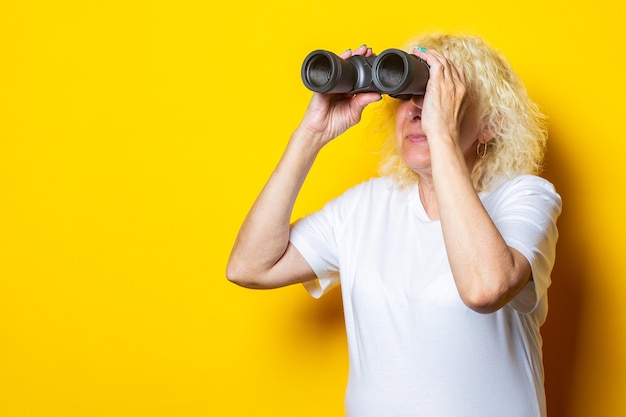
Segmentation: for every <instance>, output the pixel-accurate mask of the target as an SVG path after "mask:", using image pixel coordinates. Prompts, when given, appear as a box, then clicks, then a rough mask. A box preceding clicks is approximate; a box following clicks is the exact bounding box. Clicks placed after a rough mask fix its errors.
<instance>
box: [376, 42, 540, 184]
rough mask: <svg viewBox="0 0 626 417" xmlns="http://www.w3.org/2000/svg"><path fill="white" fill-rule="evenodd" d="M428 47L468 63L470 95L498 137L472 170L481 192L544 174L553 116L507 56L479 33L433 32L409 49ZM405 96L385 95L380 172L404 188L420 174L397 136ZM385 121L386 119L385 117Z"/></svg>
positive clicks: (467, 72)
mask: <svg viewBox="0 0 626 417" xmlns="http://www.w3.org/2000/svg"><path fill="white" fill-rule="evenodd" d="M416 46H419V47H425V48H428V49H435V50H437V51H439V52H441V53H442V54H443V55H444V56H445V57H446V58H447V59H449V60H450V61H451V62H454V63H455V64H457V65H459V66H461V67H463V70H464V72H465V77H466V81H467V83H468V86H467V87H468V91H469V94H470V97H471V98H472V99H473V100H474V102H476V103H477V105H478V112H479V117H480V120H481V123H482V124H483V126H484V127H486V128H487V129H489V131H490V132H491V133H492V134H493V135H494V138H493V139H492V140H491V141H490V142H488V151H487V154H486V155H485V157H484V158H477V159H476V163H475V165H474V169H473V172H472V174H471V177H472V181H473V183H474V187H475V188H476V190H477V191H485V190H488V189H490V188H491V187H492V186H494V185H495V183H496V182H497V181H499V180H501V179H504V178H512V177H515V176H517V175H521V174H539V173H540V172H541V171H542V169H543V160H544V156H545V150H546V143H547V138H548V132H547V122H546V121H547V118H546V116H545V115H544V114H543V113H542V112H541V111H540V109H539V106H538V105H537V104H536V103H534V102H533V101H532V100H531V99H530V98H529V96H528V93H527V91H526V88H525V87H524V85H523V83H522V82H521V80H520V79H519V77H518V76H517V75H516V74H515V72H514V71H513V70H512V68H511V66H510V65H509V63H508V61H507V60H506V59H505V58H504V56H503V55H502V54H501V53H500V52H498V51H496V50H495V49H493V48H492V47H491V46H489V45H488V44H487V43H486V42H485V41H484V40H483V39H481V38H479V37H477V36H468V35H459V36H456V35H450V34H429V35H425V36H422V37H419V38H416V39H415V40H414V41H413V42H410V43H409V44H408V46H407V47H406V48H405V50H407V52H410V51H411V50H412V49H413V48H414V47H416ZM399 102H400V101H399V100H396V99H391V98H389V97H385V99H384V100H383V102H382V104H381V105H380V107H379V109H378V110H379V111H380V112H382V115H381V116H382V120H383V124H382V126H380V127H382V129H383V130H384V132H385V133H384V135H385V137H386V138H387V139H385V142H384V145H383V151H382V153H383V157H382V160H381V166H380V174H381V175H391V176H392V177H394V179H395V181H396V183H397V184H398V185H400V186H401V187H407V186H410V185H412V184H415V183H416V181H418V180H419V177H418V175H417V173H415V172H414V171H413V170H411V169H410V168H409V167H408V166H407V165H406V164H405V163H404V161H403V160H402V158H401V157H400V154H399V150H398V147H397V141H396V138H395V115H396V110H397V107H398V104H399ZM379 120H380V119H379Z"/></svg>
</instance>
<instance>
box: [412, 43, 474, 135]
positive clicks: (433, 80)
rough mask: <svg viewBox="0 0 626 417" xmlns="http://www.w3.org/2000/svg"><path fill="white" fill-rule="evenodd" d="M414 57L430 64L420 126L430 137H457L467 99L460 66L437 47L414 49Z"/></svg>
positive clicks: (463, 75)
mask: <svg viewBox="0 0 626 417" xmlns="http://www.w3.org/2000/svg"><path fill="white" fill-rule="evenodd" d="M413 53H414V54H415V55H416V56H418V57H419V58H421V59H423V60H424V61H426V63H428V65H429V66H430V77H429V80H428V84H427V85H426V93H425V95H424V103H423V108H422V129H423V130H424V133H426V135H427V136H428V137H429V138H433V139H434V138H437V137H439V135H452V137H453V138H456V140H458V138H459V132H460V128H461V121H462V120H463V116H464V114H465V110H466V109H467V104H468V101H469V98H468V95H467V87H466V83H465V74H464V73H463V68H461V67H459V66H457V65H455V64H454V63H452V62H450V61H449V60H448V59H446V58H445V57H444V56H443V55H441V53H439V52H438V51H436V50H433V49H429V50H427V51H421V50H420V49H417V48H416V49H415V50H414V52H413Z"/></svg>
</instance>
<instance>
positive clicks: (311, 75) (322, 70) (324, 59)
mask: <svg viewBox="0 0 626 417" xmlns="http://www.w3.org/2000/svg"><path fill="white" fill-rule="evenodd" d="M428 76H429V66H428V64H427V63H426V62H425V61H423V60H422V59H420V58H418V57H417V56H415V55H412V54H409V53H407V52H404V51H401V50H399V49H386V50H384V51H383V52H382V53H380V54H379V55H377V56H371V57H364V56H361V55H353V56H351V57H350V58H348V59H342V58H340V57H339V56H337V55H336V54H334V53H332V52H329V51H325V50H321V49H319V50H316V51H313V52H311V53H310V54H309V55H307V57H306V58H305V59H304V62H303V63H302V81H303V82H304V85H305V86H306V88H308V89H309V90H311V91H315V92H316V93H347V94H356V93H368V92H376V93H380V94H388V95H390V96H391V97H394V98H399V99H403V100H408V99H410V98H411V97H412V96H415V95H420V94H424V92H425V91H426V83H427V82H428Z"/></svg>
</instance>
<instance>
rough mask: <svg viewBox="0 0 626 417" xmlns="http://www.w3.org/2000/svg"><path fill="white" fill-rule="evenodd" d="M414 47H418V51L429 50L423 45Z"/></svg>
mask: <svg viewBox="0 0 626 417" xmlns="http://www.w3.org/2000/svg"><path fill="white" fill-rule="evenodd" d="M413 49H416V50H418V51H422V52H426V51H427V48H424V47H423V46H416V47H415V48H413Z"/></svg>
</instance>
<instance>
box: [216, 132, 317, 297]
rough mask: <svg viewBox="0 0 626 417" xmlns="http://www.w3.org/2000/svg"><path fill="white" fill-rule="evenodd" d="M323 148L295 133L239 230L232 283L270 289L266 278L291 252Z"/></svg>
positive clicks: (231, 268)
mask: <svg viewBox="0 0 626 417" xmlns="http://www.w3.org/2000/svg"><path fill="white" fill-rule="evenodd" d="M322 146H323V145H322V144H320V142H319V141H318V140H317V138H316V137H315V135H312V134H310V133H307V132H306V131H305V130H303V129H299V130H296V131H295V132H294V133H293V135H292V137H291V139H290V141H289V143H288V145H287V148H286V150H285V152H284V154H283V155H282V157H281V159H280V161H279V162H278V164H277V166H276V168H275V169H274V171H273V173H272V174H271V176H270V178H269V180H268V181H267V183H266V184H265V186H264V187H263V189H262V191H261V193H260V194H259V196H258V197H257V199H256V201H255V202H254V204H253V206H252V208H251V209H250V211H249V213H248V215H247V216H246V218H245V220H244V222H243V224H242V226H241V229H240V230H239V234H238V236H237V239H236V241H235V244H234V246H233V249H232V252H231V255H230V259H229V261H228V266H227V270H226V275H227V277H228V279H230V280H231V281H233V282H236V283H239V284H241V285H245V286H252V287H258V288H263V287H265V286H266V285H268V286H269V285H270V284H269V283H264V282H263V279H264V275H265V274H267V273H268V271H270V270H271V269H272V268H273V267H274V266H275V265H276V264H277V263H278V262H279V261H280V259H281V258H282V257H283V255H284V254H285V251H286V250H287V247H288V245H289V230H290V220H291V213H292V210H293V206H294V204H295V201H296V197H297V196H298V193H299V191H300V189H301V188H302V184H303V183H304V180H305V178H306V176H307V174H308V172H309V171H310V169H311V166H312V164H313V162H314V160H315V158H316V156H317V154H318V153H319V150H320V149H321V147H322ZM271 286H275V284H274V283H272V284H271Z"/></svg>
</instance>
